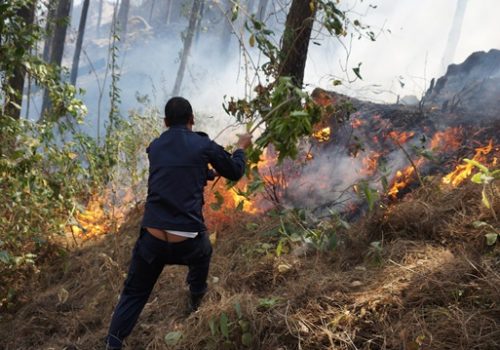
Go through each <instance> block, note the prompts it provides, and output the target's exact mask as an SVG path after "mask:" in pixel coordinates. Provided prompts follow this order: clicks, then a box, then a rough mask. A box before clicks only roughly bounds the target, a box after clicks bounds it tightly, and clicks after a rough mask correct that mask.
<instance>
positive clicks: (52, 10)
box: [42, 0, 57, 62]
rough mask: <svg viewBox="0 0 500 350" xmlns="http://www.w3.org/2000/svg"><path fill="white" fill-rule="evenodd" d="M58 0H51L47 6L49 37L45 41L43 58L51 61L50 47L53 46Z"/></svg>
mask: <svg viewBox="0 0 500 350" xmlns="http://www.w3.org/2000/svg"><path fill="white" fill-rule="evenodd" d="M56 8H57V0H50V1H49V4H48V6H47V18H46V19H45V21H46V22H45V32H46V33H47V37H46V38H45V43H44V45H43V55H42V57H43V60H44V61H45V62H49V59H50V49H51V46H52V36H53V33H52V29H53V28H54V17H55V15H56Z"/></svg>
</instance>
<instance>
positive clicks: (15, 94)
mask: <svg viewBox="0 0 500 350" xmlns="http://www.w3.org/2000/svg"><path fill="white" fill-rule="evenodd" d="M35 8H36V1H34V0H31V1H27V2H25V3H24V4H20V6H19V7H18V8H17V10H16V11H15V15H14V18H13V20H14V21H15V22H17V23H16V25H19V26H20V27H21V28H25V29H26V28H28V32H27V34H30V32H31V30H30V29H29V28H30V27H31V26H32V25H33V22H34V19H35ZM11 20H12V19H11ZM11 24H12V23H11ZM14 29H15V28H14ZM2 32H3V31H2ZM13 34H18V35H19V34H21V33H19V32H17V33H13ZM20 37H21V38H23V35H20ZM23 39H24V38H23ZM2 41H4V40H2V39H0V43H1V44H2V48H3V45H5V47H8V46H10V47H11V48H12V49H14V50H15V51H14V52H13V53H14V54H15V55H16V56H19V55H21V57H17V59H16V57H14V59H13V60H12V62H10V63H11V64H9V66H10V67H5V69H3V68H4V67H2V73H4V74H5V75H6V77H7V84H6V86H4V93H5V100H4V111H3V113H4V114H5V115H7V116H10V117H12V118H15V119H19V118H20V117H21V105H22V101H23V88H24V80H25V76H26V70H25V68H24V65H23V63H24V61H25V59H24V58H25V55H27V54H28V53H29V51H30V50H31V46H32V45H33V40H31V39H29V38H28V40H23V41H21V42H17V45H16V43H14V42H10V43H9V42H7V43H5V42H2ZM2 51H3V49H2ZM2 53H4V52H2ZM4 54H6V55H7V52H5V53H4ZM9 56H10V54H9ZM2 57H4V56H2ZM7 57H8V56H6V58H7ZM2 60H4V59H3V58H2ZM7 61H8V60H7Z"/></svg>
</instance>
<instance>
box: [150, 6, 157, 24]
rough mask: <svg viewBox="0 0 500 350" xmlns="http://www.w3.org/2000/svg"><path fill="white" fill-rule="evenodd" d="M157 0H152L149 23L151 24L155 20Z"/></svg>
mask: <svg viewBox="0 0 500 350" xmlns="http://www.w3.org/2000/svg"><path fill="white" fill-rule="evenodd" d="M155 5H156V0H151V9H150V10H149V24H150V25H151V21H152V20H153V12H154V9H155Z"/></svg>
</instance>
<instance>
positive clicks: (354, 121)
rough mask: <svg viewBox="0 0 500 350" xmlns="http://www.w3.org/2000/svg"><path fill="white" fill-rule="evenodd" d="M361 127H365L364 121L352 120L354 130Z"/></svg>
mask: <svg viewBox="0 0 500 350" xmlns="http://www.w3.org/2000/svg"><path fill="white" fill-rule="evenodd" d="M361 125H363V121H362V120H360V119H357V118H353V119H352V120H351V126H352V127H353V128H354V129H357V128H359V127H360V126H361Z"/></svg>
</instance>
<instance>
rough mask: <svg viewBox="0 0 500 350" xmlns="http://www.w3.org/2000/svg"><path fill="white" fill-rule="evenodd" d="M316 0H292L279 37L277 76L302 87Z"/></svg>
mask: <svg viewBox="0 0 500 350" xmlns="http://www.w3.org/2000/svg"><path fill="white" fill-rule="evenodd" d="M316 8H317V6H316V1H314V0H311V1H304V0H293V2H292V5H291V6H290V10H289V12H288V15H287V17H286V23H285V32H284V33H283V37H282V38H281V49H280V67H279V72H278V74H279V76H288V77H291V78H292V79H293V82H294V83H295V84H296V85H297V86H299V87H302V83H303V81H304V70H305V67H306V60H307V51H308V49H309V40H310V38H311V31H312V27H313V24H314V17H315V15H316Z"/></svg>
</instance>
